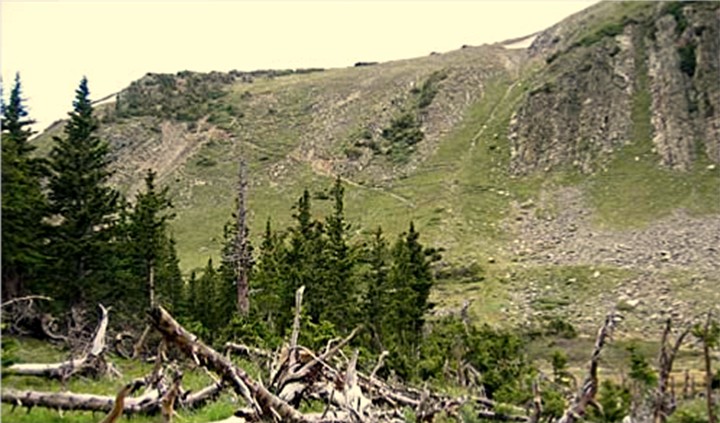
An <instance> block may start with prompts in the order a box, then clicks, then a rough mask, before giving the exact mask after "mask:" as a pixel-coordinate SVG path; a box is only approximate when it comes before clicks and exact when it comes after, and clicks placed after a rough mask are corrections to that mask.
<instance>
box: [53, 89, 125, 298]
mask: <svg viewBox="0 0 720 423" xmlns="http://www.w3.org/2000/svg"><path fill="white" fill-rule="evenodd" d="M89 94H90V92H89V90H88V85H87V79H86V78H83V79H82V81H81V82H80V86H79V87H78V89H77V91H76V96H75V101H74V102H73V111H72V112H71V113H70V121H69V122H68V123H67V125H66V126H65V137H64V138H60V137H54V141H55V146H54V147H53V149H52V151H51V153H50V168H51V171H52V172H51V176H50V180H49V188H50V195H49V197H50V208H51V211H52V213H53V214H54V215H55V216H56V220H57V221H58V222H59V223H58V225H57V226H56V227H55V228H54V231H53V234H52V238H51V245H50V247H51V253H52V255H53V257H52V259H53V262H54V272H53V275H54V277H53V281H52V282H54V285H55V287H56V291H57V292H56V295H57V297H58V298H59V299H61V300H64V301H66V302H82V301H84V300H93V301H94V300H96V299H99V298H102V297H103V296H104V295H107V294H108V293H109V291H111V290H113V289H114V288H115V286H114V282H113V277H112V276H113V275H112V270H113V269H111V266H110V264H109V263H110V260H109V259H108V256H109V255H111V253H112V249H111V244H110V243H111V241H112V234H113V231H112V228H113V223H114V220H115V217H116V215H117V212H118V198H119V194H118V192H117V191H115V190H114V189H113V188H111V187H109V186H108V185H107V183H108V179H109V177H110V171H109V170H108V165H109V160H110V157H109V149H108V145H107V144H106V143H105V142H103V141H102V140H100V138H99V137H98V136H97V130H98V122H97V119H96V118H95V116H93V108H92V105H91V102H90V99H89Z"/></svg>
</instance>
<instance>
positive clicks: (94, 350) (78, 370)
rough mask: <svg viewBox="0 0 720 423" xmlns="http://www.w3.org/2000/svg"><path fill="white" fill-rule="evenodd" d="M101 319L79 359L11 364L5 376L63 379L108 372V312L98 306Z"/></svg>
mask: <svg viewBox="0 0 720 423" xmlns="http://www.w3.org/2000/svg"><path fill="white" fill-rule="evenodd" d="M99 307H100V311H101V317H100V322H99V324H98V327H97V329H96V330H95V335H94V337H93V339H92V342H91V343H90V344H89V345H88V346H86V349H85V351H84V352H83V354H82V355H81V356H80V358H76V359H70V360H67V361H63V362H60V363H48V364H38V363H23V364H13V365H11V366H9V367H8V368H7V369H6V370H5V371H6V372H7V374H14V375H21V376H40V377H48V378H56V379H65V378H67V377H69V376H70V375H73V374H88V373H94V374H102V373H106V372H107V371H108V370H109V367H108V364H107V363H106V362H105V359H104V352H105V337H106V335H107V326H108V320H109V317H108V310H107V309H106V308H105V307H104V306H103V305H102V304H99Z"/></svg>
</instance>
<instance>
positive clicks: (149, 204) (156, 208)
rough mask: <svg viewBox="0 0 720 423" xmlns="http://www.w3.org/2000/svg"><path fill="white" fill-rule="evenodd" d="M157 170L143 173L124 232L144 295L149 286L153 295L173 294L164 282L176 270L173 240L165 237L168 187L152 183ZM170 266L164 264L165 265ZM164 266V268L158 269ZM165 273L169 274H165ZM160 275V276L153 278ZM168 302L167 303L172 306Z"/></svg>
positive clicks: (171, 276) (169, 213) (172, 275)
mask: <svg viewBox="0 0 720 423" xmlns="http://www.w3.org/2000/svg"><path fill="white" fill-rule="evenodd" d="M156 177H157V174H156V173H155V172H153V171H152V170H148V171H147V173H146V175H145V190H144V191H143V192H140V193H138V195H137V199H136V202H135V207H134V208H133V210H132V212H131V213H130V216H129V223H128V226H129V227H128V235H129V250H130V251H129V254H131V256H132V258H133V260H132V261H133V264H134V266H135V268H136V272H137V274H138V276H140V278H141V279H142V280H144V281H145V292H146V295H145V298H148V297H149V295H150V289H153V290H156V292H153V293H152V296H153V297H154V296H155V295H156V293H157V292H160V291H161V292H163V293H165V294H166V295H173V294H172V293H171V292H170V291H171V289H169V287H168V286H166V285H171V284H173V282H174V281H171V280H168V279H167V278H174V276H177V274H178V273H179V271H175V270H174V269H173V268H172V267H177V263H175V266H172V263H171V262H172V261H175V262H177V257H175V258H174V260H173V257H172V256H174V255H175V253H174V244H173V243H172V242H171V241H170V240H169V239H168V236H167V232H168V227H167V222H168V221H169V220H170V219H172V218H173V217H174V215H173V214H172V213H171V212H170V209H171V208H172V203H171V202H170V199H169V198H168V188H167V187H165V188H163V189H160V190H157V189H156V186H155V178H156ZM167 261H169V262H170V263H167ZM168 265H169V266H170V267H169V268H167V266H168ZM162 267H165V268H164V269H163V270H164V272H162V273H160V272H159V271H158V270H159V269H160V268H162ZM168 273H169V274H168ZM157 276H160V278H157ZM151 278H152V279H157V280H156V281H154V282H153V283H154V285H155V286H153V287H151V286H150V280H151ZM176 305H177V303H176V304H172V305H171V306H176ZM149 306H150V302H149V301H148V302H147V303H146V307H149Z"/></svg>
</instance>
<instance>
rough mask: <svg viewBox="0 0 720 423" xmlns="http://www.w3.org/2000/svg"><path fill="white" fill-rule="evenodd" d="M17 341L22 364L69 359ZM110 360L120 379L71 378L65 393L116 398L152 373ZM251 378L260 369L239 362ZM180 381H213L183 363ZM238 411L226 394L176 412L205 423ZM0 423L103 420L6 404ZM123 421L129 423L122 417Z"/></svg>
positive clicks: (15, 382) (12, 379)
mask: <svg viewBox="0 0 720 423" xmlns="http://www.w3.org/2000/svg"><path fill="white" fill-rule="evenodd" d="M13 341H16V348H15V350H14V351H13V352H12V354H13V356H14V357H17V359H18V362H25V363H51V362H57V361H61V360H66V359H67V358H68V356H67V352H66V351H64V350H63V349H61V348H58V347H56V346H53V345H51V344H48V343H46V342H42V341H38V340H34V339H27V338H19V339H13ZM109 360H110V361H111V362H112V363H113V364H114V365H115V366H116V367H117V368H118V370H120V372H121V373H122V377H121V378H119V379H110V378H102V379H92V378H86V377H73V378H71V379H70V380H69V381H68V383H67V386H66V389H67V391H70V392H74V393H87V394H97V395H108V396H113V397H114V396H115V395H116V394H117V391H118V390H119V389H120V388H121V387H122V386H124V385H125V384H126V383H128V382H129V381H131V380H133V379H136V378H139V377H143V376H146V375H148V374H150V372H151V371H152V367H153V365H152V364H151V363H144V362H139V361H133V360H125V359H122V358H119V357H116V356H113V355H110V356H109ZM238 363H240V364H241V365H242V367H243V368H245V369H246V370H247V371H248V372H249V373H250V374H251V375H253V376H257V374H258V372H259V370H258V367H257V366H256V365H254V364H251V363H248V362H245V361H238ZM182 370H183V381H182V385H183V388H185V389H191V390H197V389H200V388H202V387H205V386H208V385H209V384H211V383H212V382H213V381H212V379H210V377H208V376H207V374H206V373H205V372H203V371H202V370H200V369H197V368H190V367H188V363H187V362H186V363H184V364H183V369H182ZM2 387H3V388H12V389H17V390H36V391H50V392H58V391H61V390H62V386H61V384H60V382H59V381H57V380H47V379H44V378H37V377H21V376H14V375H7V374H3V377H2ZM237 408H238V404H237V402H236V400H235V397H234V396H232V395H230V394H228V393H227V392H226V393H225V394H223V395H221V396H220V398H219V399H218V400H217V401H215V402H213V403H210V404H208V405H206V406H204V407H202V408H200V409H198V410H179V412H178V414H179V416H180V418H179V420H180V421H183V422H189V423H193V422H207V421H214V420H220V419H224V418H227V417H229V416H231V415H232V413H233V412H234V411H235V410H236V409H237ZM1 416H2V421H7V422H18V423H30V422H67V421H73V422H80V423H85V422H88V423H89V422H93V423H95V422H97V421H99V420H100V419H102V416H103V413H92V412H76V411H72V412H70V411H66V412H63V413H62V414H61V413H59V412H57V411H54V410H48V409H43V408H39V407H36V408H33V409H32V410H30V411H29V412H28V411H27V409H25V408H20V407H19V408H17V409H15V410H14V411H13V409H12V407H11V406H10V405H7V404H3V406H2V414H1ZM158 419H159V416H139V415H138V416H132V419H131V421H134V422H140V423H145V422H148V423H150V422H153V423H154V422H157V421H158ZM123 421H130V419H129V418H127V417H124V418H123Z"/></svg>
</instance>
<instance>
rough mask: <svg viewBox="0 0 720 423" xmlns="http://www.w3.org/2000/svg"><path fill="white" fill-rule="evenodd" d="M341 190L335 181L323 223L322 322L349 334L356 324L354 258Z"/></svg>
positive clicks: (356, 304) (337, 181)
mask: <svg viewBox="0 0 720 423" xmlns="http://www.w3.org/2000/svg"><path fill="white" fill-rule="evenodd" d="M344 193H345V190H344V188H343V186H342V182H341V180H340V178H339V177H338V178H337V179H336V180H335V184H334V185H333V188H332V190H331V192H330V194H331V196H332V198H333V200H334V203H333V211H332V214H331V215H330V216H329V217H328V218H327V219H326V222H327V224H326V227H327V238H328V242H327V245H326V250H327V262H326V264H327V270H326V271H325V275H324V276H325V277H324V280H323V281H322V282H323V289H322V291H323V292H322V294H323V295H324V297H325V299H326V301H327V306H326V309H325V310H323V314H324V316H325V318H326V319H327V320H328V321H330V322H332V323H333V324H334V325H335V326H336V327H337V328H338V329H340V330H349V329H351V326H353V325H354V324H355V323H357V320H358V319H357V315H358V305H359V304H358V298H357V296H356V289H355V286H356V283H355V281H354V280H353V266H354V257H352V251H351V249H350V246H349V245H348V243H347V238H348V229H349V225H348V224H347V222H346V221H345V205H344Z"/></svg>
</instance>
